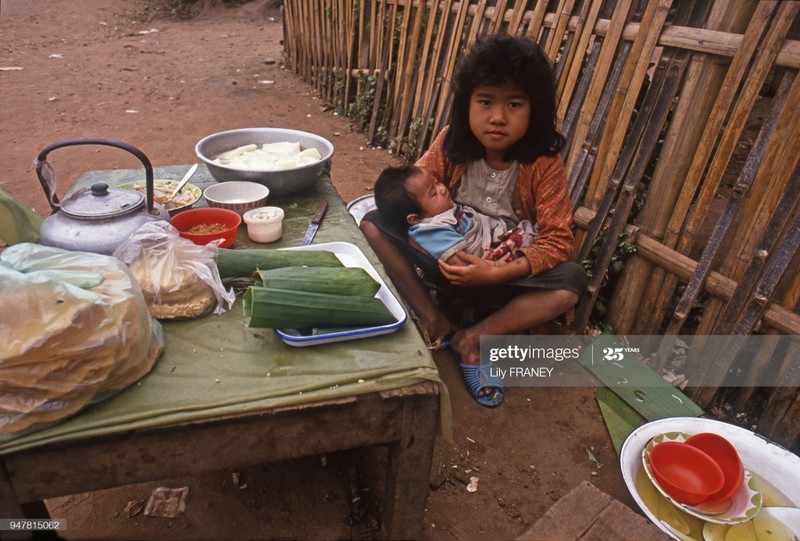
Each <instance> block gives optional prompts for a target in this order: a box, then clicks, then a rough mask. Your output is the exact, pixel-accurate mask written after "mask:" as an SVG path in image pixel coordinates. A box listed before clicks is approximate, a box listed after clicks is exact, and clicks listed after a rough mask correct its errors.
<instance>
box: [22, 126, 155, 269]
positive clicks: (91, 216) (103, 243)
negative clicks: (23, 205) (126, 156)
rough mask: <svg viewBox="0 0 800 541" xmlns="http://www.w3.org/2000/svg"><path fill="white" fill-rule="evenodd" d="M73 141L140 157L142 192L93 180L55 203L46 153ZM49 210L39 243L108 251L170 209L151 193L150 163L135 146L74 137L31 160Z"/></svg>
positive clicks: (53, 187) (51, 172)
mask: <svg viewBox="0 0 800 541" xmlns="http://www.w3.org/2000/svg"><path fill="white" fill-rule="evenodd" d="M76 145H106V146H111V147H116V148H120V149H122V150H126V151H128V152H130V153H131V154H133V155H134V156H136V157H137V158H138V159H139V161H141V162H142V164H143V165H144V169H145V176H146V181H147V189H146V196H142V194H140V193H139V192H136V191H133V190H126V189H122V188H110V187H109V186H108V184H107V183H105V182H97V183H95V184H93V185H92V186H91V187H88V188H80V189H78V190H76V191H75V192H74V193H73V194H71V195H70V196H68V197H67V198H65V199H64V200H63V201H61V202H59V200H58V196H57V195H56V177H55V171H54V170H53V168H52V166H51V165H50V164H49V163H48V162H47V159H46V158H47V155H48V154H49V153H50V152H51V151H53V150H56V149H58V148H63V147H68V146H76ZM33 164H34V166H35V168H36V175H37V176H38V177H39V182H40V183H41V185H42V189H43V190H44V193H45V196H46V197H47V201H48V203H49V204H50V208H51V209H52V211H53V212H52V213H51V214H50V216H48V217H47V218H45V220H44V223H43V224H42V227H41V230H40V233H39V234H40V236H41V243H42V244H44V245H46V246H54V247H57V248H64V249H66V250H73V251H81V252H95V253H99V254H107V255H111V254H112V253H113V251H114V250H115V249H116V248H117V246H119V245H120V244H122V242H123V241H124V240H125V239H127V238H128V237H130V236H131V235H132V234H133V233H134V232H135V231H136V230H137V229H139V227H141V226H142V225H143V224H145V223H147V222H152V221H157V220H165V221H169V214H168V213H167V211H166V210H165V209H164V208H163V207H162V206H161V205H159V204H157V203H155V201H154V198H153V185H154V182H153V166H152V164H151V163H150V160H149V159H148V158H147V156H145V154H144V153H143V152H142V151H141V150H139V149H138V148H136V147H134V146H131V145H129V144H127V143H123V142H122V141H115V140H113V139H102V138H100V139H97V138H78V139H68V140H66V141H61V142H58V143H53V144H52V145H49V146H47V147H45V148H44V149H43V150H42V151H41V152H40V153H39V155H38V156H37V157H36V160H34V162H33Z"/></svg>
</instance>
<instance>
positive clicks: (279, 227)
mask: <svg viewBox="0 0 800 541" xmlns="http://www.w3.org/2000/svg"><path fill="white" fill-rule="evenodd" d="M243 219H244V223H246V224H247V236H248V237H250V240H252V241H253V242H264V243H266V242H275V241H276V240H278V239H279V238H281V234H282V233H283V209H282V208H280V207H259V208H256V209H251V210H248V211H247V212H245V213H244V216H243Z"/></svg>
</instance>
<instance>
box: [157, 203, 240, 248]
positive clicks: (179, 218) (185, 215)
mask: <svg viewBox="0 0 800 541" xmlns="http://www.w3.org/2000/svg"><path fill="white" fill-rule="evenodd" d="M170 223H171V224H172V225H173V227H175V229H177V230H178V233H179V234H180V236H181V237H184V238H187V239H189V240H191V241H192V242H194V243H195V244H199V245H201V246H204V245H206V244H208V243H209V242H211V241H214V240H218V239H222V243H221V244H220V245H219V246H220V247H222V248H228V247H229V246H231V245H233V243H234V242H235V241H236V231H237V230H238V228H239V225H240V224H241V223H242V217H241V216H239V214H237V213H236V212H234V211H232V210H228V209H217V208H197V209H189V210H185V211H183V212H181V213H180V214H176V215H175V216H173V217H172V220H170Z"/></svg>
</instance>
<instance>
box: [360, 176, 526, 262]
mask: <svg viewBox="0 0 800 541" xmlns="http://www.w3.org/2000/svg"><path fill="white" fill-rule="evenodd" d="M375 204H376V206H377V207H378V211H379V212H380V213H381V215H382V216H383V217H384V218H385V219H386V220H387V221H388V222H389V223H390V224H392V226H393V227H395V228H397V230H401V228H405V227H407V226H410V227H408V235H409V237H411V239H412V240H413V241H414V242H416V243H417V244H418V245H419V246H420V247H421V248H423V249H424V250H425V251H427V252H428V253H429V254H431V256H433V257H435V258H437V259H441V260H442V261H445V262H448V263H452V262H451V261H450V259H451V258H452V256H453V255H454V254H455V253H456V252H457V251H458V250H462V251H464V252H466V253H468V254H472V255H475V256H479V257H482V258H483V259H489V260H493V261H509V260H511V259H514V257H515V256H516V251H517V250H518V249H519V248H522V247H523V246H527V245H528V244H529V243H530V240H531V238H532V234H531V233H532V231H533V227H532V226H530V227H526V224H523V223H520V224H519V226H516V227H514V228H512V229H510V230H509V229H508V226H507V224H506V223H505V221H503V220H501V219H499V218H493V217H491V216H486V215H485V214H482V213H479V212H477V211H476V210H474V209H472V208H470V207H467V206H464V205H459V204H457V203H455V202H453V199H452V198H451V196H450V192H449V191H448V189H447V187H446V186H445V185H444V184H441V183H440V182H437V181H436V179H435V178H434V177H433V176H432V175H431V174H430V173H429V172H428V171H426V170H424V169H421V168H419V167H416V166H413V165H410V166H405V167H387V168H386V169H384V170H383V172H381V174H380V175H379V176H378V180H377V181H376V182H375ZM527 225H530V224H529V222H528V223H527Z"/></svg>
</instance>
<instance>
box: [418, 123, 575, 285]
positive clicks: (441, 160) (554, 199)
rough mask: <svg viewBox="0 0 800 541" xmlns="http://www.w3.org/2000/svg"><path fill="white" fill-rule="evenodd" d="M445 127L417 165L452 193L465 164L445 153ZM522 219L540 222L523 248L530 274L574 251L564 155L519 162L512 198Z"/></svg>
mask: <svg viewBox="0 0 800 541" xmlns="http://www.w3.org/2000/svg"><path fill="white" fill-rule="evenodd" d="M447 129H448V128H445V129H444V130H442V132H441V133H440V134H439V135H438V136H437V137H436V140H435V141H434V142H433V144H432V145H431V147H430V148H429V149H428V151H427V152H426V153H425V154H424V155H423V156H422V157H421V158H420V159H419V160H417V163H416V165H417V166H418V167H422V168H423V169H425V170H427V171H429V172H430V173H431V174H432V175H433V176H434V177H435V178H436V179H437V180H438V181H439V182H441V183H443V184H445V185H446V186H447V187H448V188H449V189H450V192H451V193H452V192H453V190H454V189H455V187H456V186H457V185H458V182H459V181H460V180H461V176H462V175H463V174H464V171H465V170H466V164H457V163H454V162H453V161H452V160H451V159H450V158H448V157H447V156H446V155H445V153H444V148H443V145H444V138H445V134H446V133H447ZM512 204H513V207H514V212H515V213H516V215H517V217H518V218H519V220H524V219H528V220H530V221H531V223H534V224H537V225H538V227H539V233H538V235H537V236H536V238H535V239H534V241H533V242H532V243H531V244H530V246H527V247H526V248H523V249H522V250H521V251H522V253H523V254H524V255H525V257H526V258H527V259H528V262H529V263H530V266H531V276H535V275H537V274H540V273H542V272H544V271H546V270H550V269H552V268H553V267H555V266H556V265H558V264H559V263H563V262H564V261H568V260H569V258H570V254H571V253H572V249H573V244H574V241H575V239H574V237H573V235H572V208H571V205H570V200H569V194H568V193H567V176H566V172H565V170H564V162H563V161H562V160H561V157H560V156H558V155H556V156H540V157H539V158H537V159H536V161H534V162H533V163H520V164H519V168H518V169H517V180H516V183H515V185H514V196H513V199H512Z"/></svg>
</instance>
